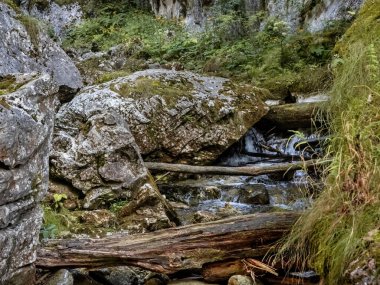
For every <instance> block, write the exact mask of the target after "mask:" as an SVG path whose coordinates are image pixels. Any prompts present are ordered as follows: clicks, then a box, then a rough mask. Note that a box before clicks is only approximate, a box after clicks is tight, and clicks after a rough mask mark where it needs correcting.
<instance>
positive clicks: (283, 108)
mask: <svg viewBox="0 0 380 285" xmlns="http://www.w3.org/2000/svg"><path fill="white" fill-rule="evenodd" d="M320 107H321V102H308V103H294V104H284V105H277V106H272V107H271V108H270V110H269V112H268V113H267V114H266V115H265V116H264V119H266V120H269V121H271V122H272V123H273V124H274V125H276V126H278V127H280V128H281V129H285V130H289V129H295V128H310V127H312V119H313V118H315V116H316V114H317V112H318V111H319V110H320Z"/></svg>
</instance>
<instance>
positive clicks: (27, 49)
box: [0, 2, 82, 92]
mask: <svg viewBox="0 0 380 285" xmlns="http://www.w3.org/2000/svg"><path fill="white" fill-rule="evenodd" d="M0 38H1V39H2V40H1V41H0V76H1V75H4V74H10V73H29V72H32V71H39V72H48V73H51V74H52V75H53V79H54V81H55V82H56V83H57V85H58V86H60V88H61V91H62V92H64V91H66V92H75V91H77V90H78V89H79V88H81V87H82V80H81V76H80V73H79V71H78V69H77V68H76V67H75V65H74V63H73V62H72V61H71V59H70V58H69V57H68V56H67V55H66V54H65V52H64V51H63V50H62V49H61V48H60V47H59V45H58V44H57V43H55V42H53V40H51V39H50V38H49V37H48V35H46V34H44V33H42V32H41V28H39V24H38V23H37V22H36V20H34V19H32V18H31V17H30V16H27V15H24V14H22V12H21V11H18V10H13V9H12V8H10V7H9V6H8V5H6V4H5V3H3V2H0Z"/></svg>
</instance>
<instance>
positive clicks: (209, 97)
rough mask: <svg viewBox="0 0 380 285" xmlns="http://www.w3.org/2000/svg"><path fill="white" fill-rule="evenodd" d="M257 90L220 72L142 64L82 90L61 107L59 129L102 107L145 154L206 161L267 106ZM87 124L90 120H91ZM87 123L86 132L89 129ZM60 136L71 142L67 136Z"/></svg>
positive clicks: (151, 157)
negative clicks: (211, 73)
mask: <svg viewBox="0 0 380 285" xmlns="http://www.w3.org/2000/svg"><path fill="white" fill-rule="evenodd" d="M261 93H262V91H261V90H260V89H258V88H254V87H252V86H246V85H244V86H240V85H236V84H233V83H232V82H230V81H229V80H227V79H224V78H218V77H204V76H200V75H197V74H194V73H190V72H179V71H172V70H164V69H158V70H145V71H140V72H136V73H134V74H132V75H130V76H127V77H121V78H118V79H116V80H113V81H110V82H107V83H104V84H101V85H96V86H92V87H88V88H86V89H85V90H83V91H82V92H81V93H80V94H79V95H78V96H76V98H75V99H74V100H73V101H72V102H70V103H69V104H67V105H65V106H63V107H62V108H61V109H60V111H59V113H58V116H57V118H58V128H57V130H58V131H60V130H61V129H65V130H67V131H65V132H76V133H79V131H78V129H79V126H80V125H81V122H87V121H88V118H89V117H90V116H92V117H94V118H93V119H91V120H94V119H95V116H99V117H102V116H104V115H105V113H108V114H109V115H112V114H113V115H112V116H114V117H115V118H117V116H118V115H119V116H120V117H121V118H123V119H125V121H126V122H127V124H128V126H129V128H130V132H131V133H132V135H133V137H134V138H135V141H136V143H137V145H138V146H139V149H140V151H141V153H142V155H143V156H144V158H145V159H146V160H156V161H166V162H182V163H191V164H205V163H210V162H212V161H213V160H215V159H216V158H217V157H218V156H219V155H220V154H221V153H222V152H223V151H225V150H226V149H227V148H228V147H229V146H230V145H231V144H232V143H234V142H235V141H237V140H238V139H239V138H240V137H241V136H242V135H243V134H244V133H245V132H246V131H247V130H248V129H249V128H250V127H251V126H252V125H253V124H254V123H256V122H257V121H258V120H259V119H260V118H261V117H262V116H263V115H264V114H265V113H266V112H267V107H265V106H264V104H263V103H262V102H261V100H260V99H259V95H260V94H261ZM84 106H85V107H84ZM99 113H100V114H99ZM95 114H96V115H95ZM118 120H120V119H118ZM88 124H90V125H93V123H91V121H88ZM120 124H121V123H117V124H116V126H118V128H119V125H120ZM88 127H91V126H89V125H88ZM82 128H85V126H84V125H83V124H82ZM91 128H92V127H91ZM91 128H90V131H89V132H88V135H87V137H89V136H90V135H92V131H91ZM114 128H115V127H113V129H114ZM120 128H123V129H126V127H122V126H121V125H120ZM69 129H70V130H69ZM85 129H86V128H85ZM75 130H76V131H75ZM119 132H120V131H118V133H119ZM82 133H83V132H82ZM114 133H116V131H114ZM118 135H121V134H118ZM126 136H127V134H126ZM60 137H61V138H62V140H66V144H67V145H70V144H71V143H69V141H70V139H69V138H67V137H65V136H63V135H60ZM82 137H83V136H82ZM83 139H85V138H84V137H83ZM62 143H63V142H62ZM68 148H70V146H68Z"/></svg>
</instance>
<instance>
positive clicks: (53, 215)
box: [41, 206, 75, 238]
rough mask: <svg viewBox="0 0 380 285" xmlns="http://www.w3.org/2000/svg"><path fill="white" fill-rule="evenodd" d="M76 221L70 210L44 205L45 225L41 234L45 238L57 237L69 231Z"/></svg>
mask: <svg viewBox="0 0 380 285" xmlns="http://www.w3.org/2000/svg"><path fill="white" fill-rule="evenodd" d="M74 222H75V219H73V217H72V215H71V214H70V212H69V211H68V210H67V209H65V208H63V207H62V208H60V209H59V210H58V209H57V210H55V209H52V208H51V207H49V206H45V207H44V218H43V227H42V229H41V235H42V237H43V238H56V237H60V236H62V235H63V234H65V233H67V232H69V229H70V227H71V226H72V225H73V223H74Z"/></svg>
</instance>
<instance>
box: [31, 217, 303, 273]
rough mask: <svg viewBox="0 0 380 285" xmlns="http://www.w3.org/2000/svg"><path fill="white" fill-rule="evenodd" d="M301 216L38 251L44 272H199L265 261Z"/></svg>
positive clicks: (238, 220) (59, 244) (232, 221)
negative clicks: (127, 268)
mask: <svg viewBox="0 0 380 285" xmlns="http://www.w3.org/2000/svg"><path fill="white" fill-rule="evenodd" d="M298 217H299V214H297V213H286V212H282V213H260V214H251V215H246V216H238V217H233V218H229V219H224V220H219V221H214V222H209V223H203V224H195V225H189V226H183V227H177V228H170V229H165V230H160V231H156V232H152V233H146V234H141V235H126V234H114V235H113V236H110V237H107V238H102V239H73V240H52V241H49V242H47V243H45V244H44V245H43V247H42V248H40V249H39V251H38V258H37V262H36V264H37V266H39V267H45V268H59V267H63V268H65V267H66V268H67V267H106V266H113V265H133V266H138V267H142V268H145V269H148V270H151V271H155V272H161V273H167V274H170V273H175V272H178V271H180V270H185V269H200V268H202V265H203V264H205V263H210V262H216V261H220V260H225V259H230V258H235V259H239V258H246V257H253V258H254V257H261V256H263V255H265V254H266V253H267V252H268V251H269V250H270V248H271V246H272V245H273V244H274V243H275V242H276V241H278V240H279V239H280V238H281V237H283V236H284V235H285V234H286V233H287V232H288V231H289V229H290V227H291V226H292V225H293V223H294V222H295V221H296V220H297V218H298Z"/></svg>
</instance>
